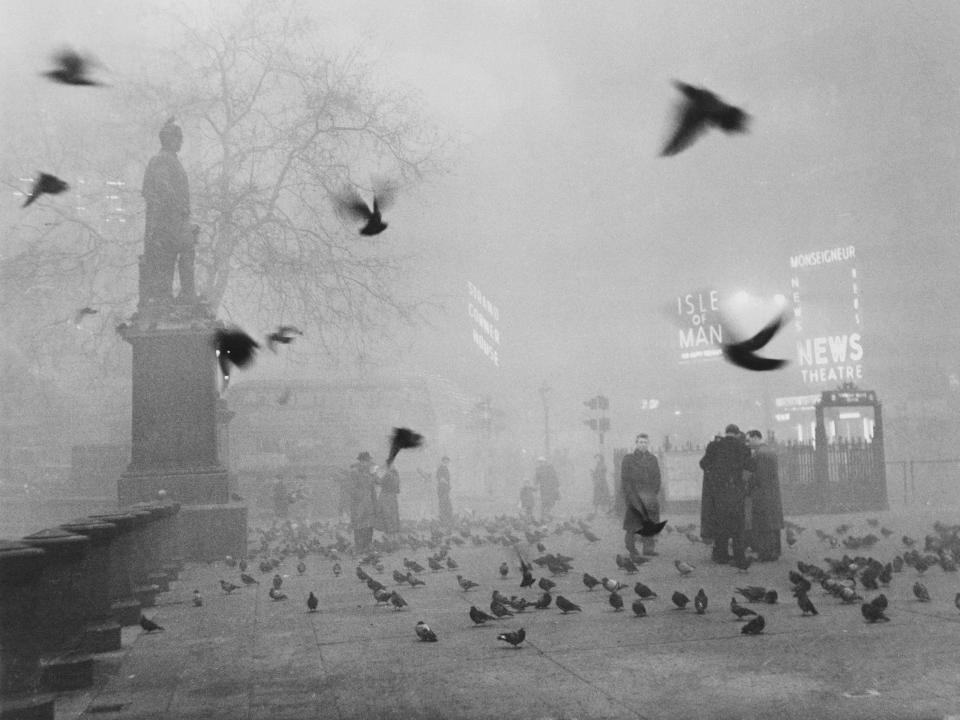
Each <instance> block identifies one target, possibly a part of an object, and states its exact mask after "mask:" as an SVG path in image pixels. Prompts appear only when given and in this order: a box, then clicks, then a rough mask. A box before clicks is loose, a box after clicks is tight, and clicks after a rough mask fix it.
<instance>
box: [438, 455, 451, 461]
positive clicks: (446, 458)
mask: <svg viewBox="0 0 960 720" xmlns="http://www.w3.org/2000/svg"><path fill="white" fill-rule="evenodd" d="M440 462H450V458H448V457H447V456H446V455H444V456H443V457H442V458H440Z"/></svg>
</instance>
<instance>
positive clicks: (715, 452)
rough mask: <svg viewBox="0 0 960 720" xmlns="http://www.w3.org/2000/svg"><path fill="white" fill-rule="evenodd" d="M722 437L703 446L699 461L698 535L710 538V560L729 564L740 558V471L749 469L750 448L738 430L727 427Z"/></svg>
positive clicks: (742, 480)
mask: <svg viewBox="0 0 960 720" xmlns="http://www.w3.org/2000/svg"><path fill="white" fill-rule="evenodd" d="M723 432H724V434H723V437H721V438H717V439H715V440H713V441H712V442H711V443H710V444H709V445H707V449H706V452H704V455H703V458H702V459H701V460H700V468H701V469H702V470H703V494H702V496H701V499H700V504H701V531H700V533H701V535H702V536H703V537H704V538H709V537H711V536H712V537H713V561H714V562H716V563H720V564H724V563H728V562H730V545H731V541H732V544H733V559H734V560H737V561H740V560H743V559H744V553H745V543H744V536H743V533H744V527H743V501H744V495H745V492H744V474H743V473H744V470H749V469H751V468H752V461H751V457H750V449H749V448H748V447H747V445H746V443H745V442H744V440H743V435H742V434H741V432H740V428H739V427H737V426H736V425H734V424H732V423H731V424H730V425H727V427H726V428H725V429H724V431H723Z"/></svg>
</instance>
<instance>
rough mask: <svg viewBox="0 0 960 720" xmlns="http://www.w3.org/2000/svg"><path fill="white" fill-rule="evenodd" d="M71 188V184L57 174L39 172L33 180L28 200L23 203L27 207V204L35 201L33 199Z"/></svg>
mask: <svg viewBox="0 0 960 720" xmlns="http://www.w3.org/2000/svg"><path fill="white" fill-rule="evenodd" d="M69 189H70V186H69V185H68V184H67V183H65V182H64V181H63V180H61V179H60V178H58V177H57V176H56V175H50V174H49V173H45V172H41V173H38V174H37V179H36V180H34V181H33V187H32V188H31V190H30V194H29V195H28V196H27V199H26V202H24V203H23V207H27V205H30V204H31V203H33V201H34V200H36V199H37V198H38V197H40V196H41V195H59V194H60V193H62V192H64V191H66V190H69Z"/></svg>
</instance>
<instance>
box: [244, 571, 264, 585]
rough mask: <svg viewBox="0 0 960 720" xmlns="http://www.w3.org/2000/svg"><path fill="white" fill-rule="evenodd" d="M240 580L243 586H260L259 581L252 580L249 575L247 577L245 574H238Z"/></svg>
mask: <svg viewBox="0 0 960 720" xmlns="http://www.w3.org/2000/svg"><path fill="white" fill-rule="evenodd" d="M240 580H241V581H242V582H243V584H244V585H259V584H260V581H259V580H257V579H256V578H254V577H252V576H250V575H247V574H246V573H240Z"/></svg>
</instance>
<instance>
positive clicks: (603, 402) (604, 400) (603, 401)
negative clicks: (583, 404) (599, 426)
mask: <svg viewBox="0 0 960 720" xmlns="http://www.w3.org/2000/svg"><path fill="white" fill-rule="evenodd" d="M594 400H596V401H597V407H599V408H600V409H601V410H609V409H610V398H608V397H606V396H604V395H597V397H596V398H594Z"/></svg>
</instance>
